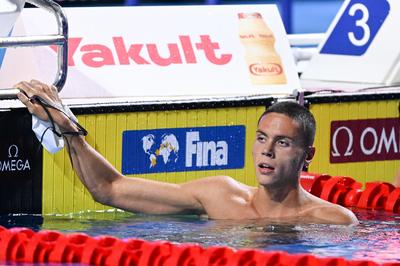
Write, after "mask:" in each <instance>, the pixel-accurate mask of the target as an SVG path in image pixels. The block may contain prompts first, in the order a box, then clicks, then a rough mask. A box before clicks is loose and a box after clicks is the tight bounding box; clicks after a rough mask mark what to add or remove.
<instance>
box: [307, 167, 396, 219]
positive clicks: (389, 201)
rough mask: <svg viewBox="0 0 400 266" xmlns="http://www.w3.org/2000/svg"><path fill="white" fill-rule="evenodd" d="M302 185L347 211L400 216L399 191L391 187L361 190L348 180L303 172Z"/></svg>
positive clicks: (377, 185)
mask: <svg viewBox="0 0 400 266" xmlns="http://www.w3.org/2000/svg"><path fill="white" fill-rule="evenodd" d="M300 184H301V186H302V187H303V188H304V189H305V190H307V191H308V192H310V193H311V194H313V195H315V196H317V197H320V198H321V199H324V200H327V201H330V202H333V203H336V204H340V205H342V206H345V207H357V208H362V209H372V210H385V211H388V212H394V213H400V187H398V188H396V187H395V186H393V185H392V184H390V183H386V182H367V183H366V184H365V189H364V190H362V189H361V187H362V184H361V183H360V182H357V181H356V180H354V179H353V178H351V177H348V176H330V175H327V174H311V173H306V172H303V173H302V174H301V176H300Z"/></svg>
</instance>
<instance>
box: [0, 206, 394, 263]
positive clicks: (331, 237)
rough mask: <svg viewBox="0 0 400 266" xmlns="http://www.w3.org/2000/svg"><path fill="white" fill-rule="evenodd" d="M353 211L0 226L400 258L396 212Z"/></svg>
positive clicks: (13, 220) (85, 217)
mask: <svg viewBox="0 0 400 266" xmlns="http://www.w3.org/2000/svg"><path fill="white" fill-rule="evenodd" d="M354 212H355V213H356V215H357V217H358V218H359V220H360V224H359V225H357V226H338V225H323V224H289V223H287V224H286V223H281V222H280V223H276V222H272V221H267V220H245V221H231V220H208V219H199V218H198V217H195V216H148V215H134V214H129V213H124V212H112V213H84V214H76V215H69V216H56V215H52V216H39V215H2V216H0V225H2V226H4V227H7V228H10V227H16V226H18V227H28V228H31V229H33V230H43V229H46V230H57V231H60V232H63V233H71V232H83V233H86V234H88V235H91V236H97V235H112V236H115V237H118V238H122V239H123V238H140V239H145V240H150V241H151V240H166V241H170V242H173V243H198V244H200V245H202V246H204V247H209V246H229V247H233V248H236V249H242V248H246V249H248V248H252V249H260V250H266V251H276V250H280V251H286V252H289V253H310V254H313V255H315V256H319V257H344V258H346V259H352V260H372V261H375V262H378V263H385V262H399V263H400V252H399V251H400V214H393V213H388V212H383V211H370V210H354ZM8 265H30V264H8ZM40 265H43V264H40ZM51 265H54V264H51ZM58 265H59V264H58ZM68 265H71V264H68Z"/></svg>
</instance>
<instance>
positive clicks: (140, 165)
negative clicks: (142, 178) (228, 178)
mask: <svg viewBox="0 0 400 266" xmlns="http://www.w3.org/2000/svg"><path fill="white" fill-rule="evenodd" d="M244 145H245V128H244V126H221V127H199V128H173V129H154V130H132V131H125V132H124V133H123V146H122V172H123V173H124V174H141V173H158V172H180V171H199V170H216V169H234V168H242V167H243V166H244Z"/></svg>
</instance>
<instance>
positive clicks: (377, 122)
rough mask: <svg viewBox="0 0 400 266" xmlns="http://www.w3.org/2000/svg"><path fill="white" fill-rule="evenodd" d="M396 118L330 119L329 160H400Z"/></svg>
mask: <svg viewBox="0 0 400 266" xmlns="http://www.w3.org/2000/svg"><path fill="white" fill-rule="evenodd" d="M399 126H400V123H399V119H398V118H387V119H368V120H347V121H333V122H332V123H331V149H330V162H331V163H344V162H363V161H382V160H397V159H400V135H399Z"/></svg>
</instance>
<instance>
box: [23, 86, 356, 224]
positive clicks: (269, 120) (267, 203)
mask: <svg viewBox="0 0 400 266" xmlns="http://www.w3.org/2000/svg"><path fill="white" fill-rule="evenodd" d="M16 87H17V88H19V89H20V90H21V91H23V92H21V93H19V94H18V98H19V100H20V101H21V102H22V103H23V104H24V105H25V106H26V107H27V108H28V110H29V112H30V113H32V114H33V115H35V116H37V117H38V118H40V119H42V120H45V121H46V120H49V116H48V113H46V111H45V110H44V108H43V107H42V106H41V105H40V104H38V102H37V101H36V100H34V99H32V97H33V96H35V95H37V96H40V97H41V98H42V99H44V100H45V101H46V102H48V103H50V104H61V100H60V99H59V97H58V94H57V90H56V89H55V88H54V87H50V86H47V85H46V84H43V83H41V82H39V81H31V82H21V83H19V84H17V85H16ZM47 110H48V111H49V113H50V115H51V116H52V119H53V120H54V122H55V123H56V124H57V125H58V126H59V128H60V130H61V132H77V131H78V130H79V129H78V128H77V126H76V125H75V124H74V123H73V122H71V121H70V119H68V118H67V117H66V116H65V115H64V114H63V113H61V112H59V111H57V110H55V109H51V108H47ZM314 135H315V120H314V118H313V116H312V114H311V113H310V112H309V111H308V110H307V109H305V108H304V107H302V106H301V105H299V104H297V103H294V102H282V103H277V104H274V105H273V106H271V107H270V108H269V109H268V110H267V111H266V112H265V113H264V114H263V115H262V116H261V117H260V119H259V122H258V129H257V132H256V136H255V140H254V144H253V147H252V153H253V161H254V167H255V173H256V178H257V181H258V186H257V187H251V186H248V185H245V184H242V183H240V182H238V181H236V180H235V179H234V178H233V177H229V176H210V177H205V178H201V179H197V180H192V181H189V182H186V183H183V184H171V183H164V182H158V181H152V180H147V179H143V178H133V177H125V176H123V175H122V174H121V173H120V172H118V171H117V170H116V169H115V168H114V167H113V166H112V165H111V164H110V163H109V162H108V161H107V160H106V159H105V158H104V157H103V156H102V155H100V154H99V153H98V152H97V151H96V150H95V149H94V148H92V147H91V146H90V145H89V144H88V143H87V142H86V141H85V139H84V137H82V136H74V135H65V136H64V138H66V141H68V143H69V153H70V156H71V159H72V163H73V167H74V169H75V171H76V173H77V175H78V176H79V178H80V179H81V181H82V182H83V184H84V185H85V186H86V188H87V189H88V190H89V191H90V193H91V195H92V196H93V198H94V200H96V201H98V202H100V203H102V204H105V205H109V206H113V207H116V208H120V209H123V210H127V211H132V212H142V213H148V214H198V215H207V216H208V217H209V218H211V219H262V218H264V219H270V220H273V221H286V222H293V223H297V222H306V223H328V224H344V225H350V224H356V223H357V222H358V221H357V218H356V217H355V215H354V214H353V213H352V212H351V211H350V210H348V209H346V208H344V207H341V206H339V205H335V204H332V203H329V202H326V201H323V200H321V199H319V198H317V197H315V196H313V195H311V194H310V193H308V192H306V191H305V190H304V189H303V188H302V187H301V186H300V184H299V178H300V173H301V170H302V169H303V166H304V165H305V164H309V163H310V162H311V159H312V158H313V156H314V151H315V150H314V148H313V147H312V144H313V140H314Z"/></svg>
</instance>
